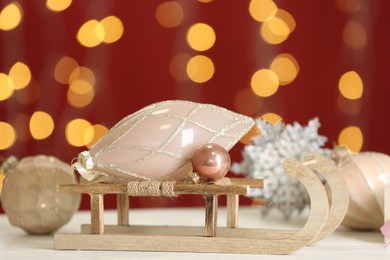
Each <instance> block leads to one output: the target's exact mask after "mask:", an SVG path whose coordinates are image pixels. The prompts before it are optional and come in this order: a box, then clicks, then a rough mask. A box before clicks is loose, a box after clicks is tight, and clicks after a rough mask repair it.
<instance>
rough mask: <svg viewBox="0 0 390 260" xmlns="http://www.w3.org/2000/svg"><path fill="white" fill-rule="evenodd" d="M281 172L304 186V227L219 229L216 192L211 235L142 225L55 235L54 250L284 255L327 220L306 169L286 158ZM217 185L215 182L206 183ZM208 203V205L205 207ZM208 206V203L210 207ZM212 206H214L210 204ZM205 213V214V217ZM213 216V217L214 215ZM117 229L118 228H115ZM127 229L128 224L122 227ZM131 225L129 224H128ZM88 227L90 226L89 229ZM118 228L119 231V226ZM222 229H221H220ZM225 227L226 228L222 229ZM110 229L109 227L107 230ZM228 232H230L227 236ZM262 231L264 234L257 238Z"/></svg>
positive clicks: (324, 202)
mask: <svg viewBox="0 0 390 260" xmlns="http://www.w3.org/2000/svg"><path fill="white" fill-rule="evenodd" d="M284 167H285V171H286V172H287V173H288V174H289V175H291V176H292V177H294V178H296V179H298V180H299V181H300V182H301V183H302V184H303V185H304V187H305V188H306V189H307V191H308V193H309V196H310V200H311V205H312V207H311V212H310V216H309V217H308V220H307V222H306V224H305V226H304V227H303V228H302V229H301V230H299V231H295V232H293V231H279V230H272V231H263V230H250V229H241V228H234V229H219V228H216V226H215V224H214V223H212V222H213V221H215V219H216V212H215V214H214V213H213V210H216V209H217V205H215V203H216V201H217V194H210V193H205V194H204V195H206V201H208V202H207V203H206V208H207V207H208V208H209V210H206V211H208V213H206V219H209V221H210V222H211V224H207V223H206V227H208V228H210V229H212V228H215V233H217V231H216V230H218V234H217V236H211V237H207V234H213V232H211V231H207V232H206V236H205V235H201V234H200V233H199V231H195V230H192V231H194V232H193V233H190V234H183V233H182V232H184V231H185V230H188V229H189V228H186V227H179V228H176V229H175V228H161V227H160V228H159V227H152V228H151V229H150V228H149V229H148V231H147V233H145V229H144V228H138V230H137V229H133V231H131V232H130V233H115V234H112V233H105V234H102V235H100V236H96V235H93V234H84V233H82V234H56V235H55V238H54V248H55V249H80V250H141V251H178V252H219V253H244V254H249V253H252V254H288V253H291V252H294V251H296V250H298V249H300V248H302V247H304V246H305V245H307V244H308V243H310V242H311V241H313V239H314V238H315V237H316V236H317V235H318V234H319V233H320V232H321V230H322V229H323V226H324V224H325V223H326V221H327V217H328V213H329V203H328V197H327V194H326V191H325V188H324V186H323V185H322V183H321V181H320V180H319V179H318V178H317V176H316V175H315V173H313V172H312V171H311V170H310V169H309V168H307V167H305V166H303V165H302V164H301V163H299V162H297V161H293V160H288V161H286V162H285V164H284ZM210 186H218V185H210ZM207 205H208V206H207ZM210 205H211V206H210ZM213 205H214V206H213ZM207 214H208V215H209V217H208V216H207ZM214 217H215V218H214ZM118 228H119V227H118ZM122 228H129V227H122ZM130 228H132V226H130ZM162 229H163V230H168V231H167V232H171V233H170V234H169V235H167V234H166V233H165V234H160V235H159V234H151V232H153V231H156V232H157V231H161V230H162ZM90 230H92V226H91V228H90ZM119 230H123V229H120V228H119ZM220 230H223V231H220ZM226 230H228V231H226ZM111 231H113V230H112V229H110V232H111ZM220 233H221V234H220ZM228 234H230V235H228ZM260 234H263V235H264V234H265V235H266V236H265V237H259V235H260Z"/></svg>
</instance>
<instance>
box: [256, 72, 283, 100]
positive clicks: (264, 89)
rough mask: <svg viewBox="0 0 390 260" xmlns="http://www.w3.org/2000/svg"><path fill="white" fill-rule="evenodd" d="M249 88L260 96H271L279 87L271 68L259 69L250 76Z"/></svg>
mask: <svg viewBox="0 0 390 260" xmlns="http://www.w3.org/2000/svg"><path fill="white" fill-rule="evenodd" d="M251 88H252V90H253V92H254V93H255V94H256V95H258V96H260V97H269V96H272V95H273V94H275V93H276V91H277V90H278V88H279V79H278V76H277V75H276V73H275V72H273V71H272V70H269V69H260V70H258V71H256V72H255V73H254V74H253V76H252V79H251Z"/></svg>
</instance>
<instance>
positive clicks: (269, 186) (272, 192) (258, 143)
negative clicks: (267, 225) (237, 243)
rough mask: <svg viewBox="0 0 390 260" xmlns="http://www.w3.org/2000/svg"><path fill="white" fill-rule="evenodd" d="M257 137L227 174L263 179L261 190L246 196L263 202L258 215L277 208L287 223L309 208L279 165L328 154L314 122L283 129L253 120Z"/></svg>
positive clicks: (297, 186)
mask: <svg viewBox="0 0 390 260" xmlns="http://www.w3.org/2000/svg"><path fill="white" fill-rule="evenodd" d="M256 124H257V127H258V128H259V129H260V132H261V136H258V137H255V138H253V139H252V144H250V145H246V146H245V147H244V149H243V152H242V156H243V161H242V162H240V163H233V165H232V167H231V171H232V172H233V173H237V174H245V175H247V176H248V177H251V178H256V179H264V181H265V187H264V189H253V190H251V192H250V194H249V196H250V197H252V198H254V199H265V200H266V204H265V205H264V206H263V207H262V213H263V214H264V215H267V214H268V213H269V211H270V209H271V208H278V210H279V211H280V212H281V213H282V215H283V216H284V217H285V218H286V219H289V218H290V217H291V214H292V213H293V212H294V211H297V212H298V213H300V212H302V210H304V209H305V208H306V206H308V205H309V202H310V199H309V196H308V194H307V192H306V190H305V188H304V187H303V185H302V184H301V183H300V182H298V181H297V180H295V179H293V178H291V177H290V176H288V175H287V174H285V172H284V170H283V162H284V161H285V160H287V159H296V160H299V161H303V160H304V157H305V155H306V154H307V153H309V152H316V153H319V154H322V155H325V156H327V157H330V154H331V151H330V150H329V149H323V148H322V146H323V145H324V144H325V142H326V141H327V138H326V137H325V136H321V135H319V134H318V128H319V127H320V122H319V120H318V118H314V119H312V120H310V121H309V123H308V125H307V126H301V125H300V124H299V123H297V122H294V123H293V124H291V125H289V124H288V125H286V126H283V124H282V122H279V123H277V124H276V125H272V124H271V123H268V122H266V121H264V120H263V119H257V120H256Z"/></svg>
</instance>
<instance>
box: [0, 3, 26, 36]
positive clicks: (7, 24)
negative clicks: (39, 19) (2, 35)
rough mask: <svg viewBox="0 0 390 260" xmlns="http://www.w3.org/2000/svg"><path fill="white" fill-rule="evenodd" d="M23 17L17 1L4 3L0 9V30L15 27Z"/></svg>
mask: <svg viewBox="0 0 390 260" xmlns="http://www.w3.org/2000/svg"><path fill="white" fill-rule="evenodd" d="M22 17H23V10H22V7H21V6H20V4H19V3H18V2H12V3H10V4H8V5H6V6H5V7H4V8H3V10H1V11H0V30H3V31H10V30H13V29H15V28H16V27H17V26H18V25H19V24H20V22H21V20H22Z"/></svg>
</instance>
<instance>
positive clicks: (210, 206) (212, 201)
mask: <svg viewBox="0 0 390 260" xmlns="http://www.w3.org/2000/svg"><path fill="white" fill-rule="evenodd" d="M205 200H206V208H205V229H204V233H205V236H206V237H215V236H216V234H217V210H218V196H217V195H212V194H206V195H205Z"/></svg>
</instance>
